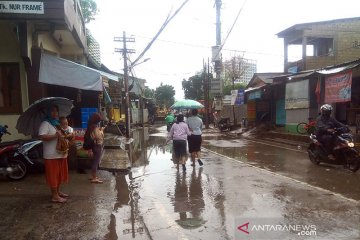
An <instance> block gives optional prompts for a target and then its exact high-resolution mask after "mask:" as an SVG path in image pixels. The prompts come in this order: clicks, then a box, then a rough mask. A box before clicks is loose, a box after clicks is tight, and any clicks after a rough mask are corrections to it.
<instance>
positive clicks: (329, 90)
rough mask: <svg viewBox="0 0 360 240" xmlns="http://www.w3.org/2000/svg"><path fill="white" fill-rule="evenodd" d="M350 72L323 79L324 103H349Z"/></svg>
mask: <svg viewBox="0 0 360 240" xmlns="http://www.w3.org/2000/svg"><path fill="white" fill-rule="evenodd" d="M351 83H352V71H348V72H344V73H339V74H336V75H333V76H329V77H326V78H325V102H326V103H338V102H349V101H351Z"/></svg>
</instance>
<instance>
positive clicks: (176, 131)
mask: <svg viewBox="0 0 360 240" xmlns="http://www.w3.org/2000/svg"><path fill="white" fill-rule="evenodd" d="M190 134H191V132H190V130H189V127H188V125H187V124H186V123H185V122H184V116H183V115H182V114H179V115H178V116H177V118H176V123H174V124H173V125H172V127H171V129H170V132H169V136H168V139H169V140H173V151H174V155H175V161H176V163H177V169H179V164H182V169H183V171H184V172H185V171H186V166H185V164H186V159H187V152H186V144H187V141H186V140H187V136H188V135H190Z"/></svg>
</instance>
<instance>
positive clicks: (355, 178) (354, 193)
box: [203, 136, 360, 201]
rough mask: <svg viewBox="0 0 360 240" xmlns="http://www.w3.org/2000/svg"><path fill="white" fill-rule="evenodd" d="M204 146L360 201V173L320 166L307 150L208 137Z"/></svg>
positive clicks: (339, 167)
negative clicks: (313, 161) (313, 160)
mask: <svg viewBox="0 0 360 240" xmlns="http://www.w3.org/2000/svg"><path fill="white" fill-rule="evenodd" d="M203 146H204V147H206V148H208V149H210V150H212V151H214V152H216V153H219V154H222V155H225V156H228V157H231V158H233V159H236V160H239V161H242V162H245V163H249V164H251V165H252V166H256V167H259V168H261V169H265V170H269V171H271V172H275V173H277V174H280V175H282V176H287V177H289V178H292V179H296V180H299V181H301V182H305V183H307V184H310V185H312V186H316V187H320V188H324V189H327V190H330V191H333V192H336V193H339V194H341V195H343V196H346V197H348V198H351V199H354V200H357V201H359V200H360V184H359V183H360V171H358V172H357V173H352V172H350V171H347V170H345V169H343V167H342V166H335V165H328V164H320V166H316V165H314V164H313V163H311V162H310V160H309V158H308V154H307V152H306V149H304V148H301V149H298V148H297V147H293V146H279V145H278V144H275V143H274V144H269V143H263V142H261V141H259V142H258V141H256V140H246V139H241V138H235V139H231V138H229V137H227V136H218V137H214V136H209V137H206V138H205V141H204V144H203Z"/></svg>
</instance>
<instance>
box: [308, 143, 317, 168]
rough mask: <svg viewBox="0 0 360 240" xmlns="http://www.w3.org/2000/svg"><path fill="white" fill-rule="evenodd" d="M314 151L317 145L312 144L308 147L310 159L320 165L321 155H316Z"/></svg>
mask: <svg viewBox="0 0 360 240" xmlns="http://www.w3.org/2000/svg"><path fill="white" fill-rule="evenodd" d="M314 151H315V147H314V146H313V145H310V146H309V149H308V154H309V159H310V161H311V162H312V163H314V164H315V165H319V164H320V161H319V156H317V157H316V156H314V155H315V153H314Z"/></svg>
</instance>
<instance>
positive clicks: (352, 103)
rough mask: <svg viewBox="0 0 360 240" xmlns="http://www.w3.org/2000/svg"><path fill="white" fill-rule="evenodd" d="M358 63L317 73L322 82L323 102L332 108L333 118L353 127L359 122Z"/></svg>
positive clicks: (359, 77) (359, 86) (359, 78)
mask: <svg viewBox="0 0 360 240" xmlns="http://www.w3.org/2000/svg"><path fill="white" fill-rule="evenodd" d="M359 64H360V63H355V64H351V65H348V66H347V67H341V68H332V69H331V70H329V69H328V70H322V71H319V73H320V74H322V76H323V77H322V81H323V89H324V91H323V102H324V103H328V104H331V105H332V106H333V107H334V117H335V118H336V119H337V120H339V121H340V122H342V123H344V124H347V125H350V126H355V125H358V124H359V121H360V69H359Z"/></svg>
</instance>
